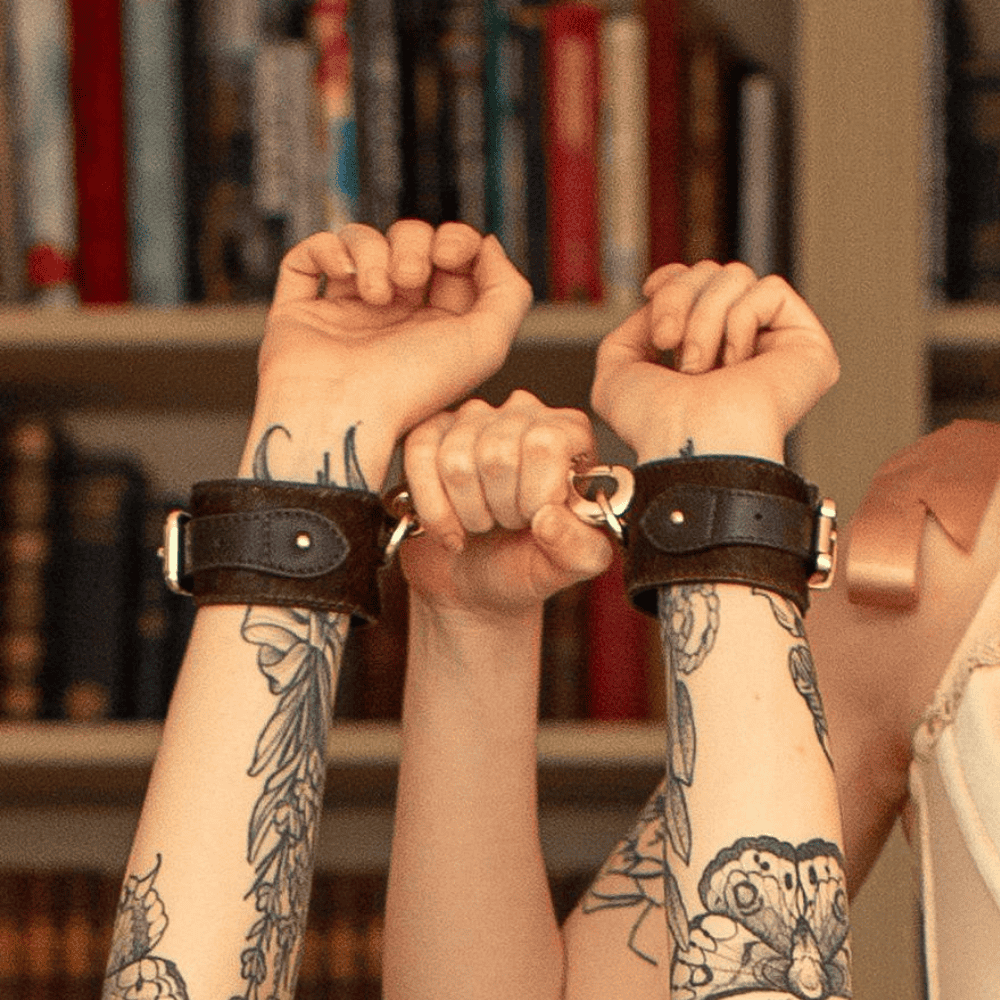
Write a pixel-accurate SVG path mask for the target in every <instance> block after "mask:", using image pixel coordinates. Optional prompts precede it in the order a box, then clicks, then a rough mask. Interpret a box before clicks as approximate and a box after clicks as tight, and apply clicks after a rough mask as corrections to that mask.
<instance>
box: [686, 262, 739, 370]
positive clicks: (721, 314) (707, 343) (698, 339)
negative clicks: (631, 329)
mask: <svg viewBox="0 0 1000 1000" xmlns="http://www.w3.org/2000/svg"><path fill="white" fill-rule="evenodd" d="M756 281H757V275H756V274H755V273H754V272H753V271H752V270H751V269H750V268H749V267H747V266H746V264H741V263H739V262H736V261H734V262H732V263H730V264H726V265H725V266H724V267H721V268H718V269H717V270H714V272H713V273H712V274H711V276H710V277H709V279H708V281H706V282H705V284H704V285H702V287H701V289H700V291H699V292H698V295H697V297H696V298H695V301H694V302H693V303H692V306H691V312H690V314H689V316H688V322H687V327H686V329H685V331H684V341H683V343H682V345H681V351H680V370H681V371H683V372H686V373H687V374H692V375H696V374H700V373H701V372H705V371H709V370H710V369H711V368H714V367H715V365H716V364H717V362H718V360H719V356H720V352H721V350H722V347H723V340H724V339H726V338H728V330H727V327H728V317H729V312H730V309H731V307H732V306H733V304H734V303H735V302H737V301H738V300H739V299H740V298H741V297H742V296H743V295H744V294H745V293H746V292H747V291H748V290H749V289H750V288H752V287H753V286H754V284H756ZM744 332H745V331H744Z"/></svg>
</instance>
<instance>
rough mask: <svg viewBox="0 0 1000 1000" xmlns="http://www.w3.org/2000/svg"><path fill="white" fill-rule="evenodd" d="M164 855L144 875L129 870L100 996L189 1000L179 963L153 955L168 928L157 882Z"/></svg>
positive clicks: (124, 999) (111, 999)
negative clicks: (133, 873)
mask: <svg viewBox="0 0 1000 1000" xmlns="http://www.w3.org/2000/svg"><path fill="white" fill-rule="evenodd" d="M161 861H162V858H161V857H160V855H159V854H158V855H157V856H156V864H155V865H153V867H152V868H151V869H150V870H149V871H148V872H146V874H145V875H129V876H128V878H126V879H125V884H124V885H123V886H122V891H121V896H120V897H119V899H118V907H117V909H116V911H115V923H114V930H113V932H112V937H111V954H110V956H109V958H108V966H107V970H106V973H105V979H104V989H103V991H102V993H101V998H102V1000H131V998H133V997H147V996H149V997H161V998H162V1000H188V992H187V986H186V984H185V982H184V977H183V976H182V975H181V973H180V970H179V969H178V968H177V966H176V965H175V964H174V963H173V962H172V961H170V959H168V958H163V957H162V956H160V955H155V954H153V951H154V949H155V948H156V946H157V945H158V944H159V943H160V939H161V938H162V937H163V934H164V932H165V931H166V929H167V924H168V920H167V911H166V909H165V908H164V906H163V900H162V899H161V898H160V894H159V893H158V892H157V891H156V888H155V886H154V883H155V882H156V876H157V875H158V874H159V871H160V863H161Z"/></svg>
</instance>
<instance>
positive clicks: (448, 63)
mask: <svg viewBox="0 0 1000 1000" xmlns="http://www.w3.org/2000/svg"><path fill="white" fill-rule="evenodd" d="M438 44H439V48H440V52H441V65H442V69H443V73H442V82H443V91H444V95H445V100H446V102H447V116H448V125H447V135H448V139H449V143H448V146H449V148H448V159H449V162H450V173H451V176H452V183H453V185H454V198H455V206H454V217H455V218H456V219H458V220H460V221H461V222H464V223H466V224H467V225H470V226H472V227H473V228H474V229H478V230H479V231H480V232H482V231H484V230H485V229H486V124H485V106H484V78H485V49H486V22H485V18H484V12H483V7H482V4H481V3H479V2H478V0H446V2H445V7H444V12H443V24H442V25H441V36H440V39H439V42H438Z"/></svg>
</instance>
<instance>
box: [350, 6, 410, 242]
mask: <svg viewBox="0 0 1000 1000" xmlns="http://www.w3.org/2000/svg"><path fill="white" fill-rule="evenodd" d="M353 12H354V23H355V25H356V28H357V30H356V32H355V36H354V47H355V51H356V53H357V59H356V60H355V64H354V85H355V86H354V90H355V102H356V116H357V131H358V140H357V141H358V173H359V191H358V221H359V222H364V223H367V224H368V225H370V226H374V227H375V228H376V229H378V230H380V231H382V232H384V231H385V230H386V229H388V228H389V226H390V225H391V224H392V223H393V222H395V220H396V219H397V218H399V204H400V198H401V197H402V192H403V154H402V148H401V142H402V95H401V93H400V87H401V81H400V66H399V53H398V44H399V41H398V38H397V34H396V22H395V17H394V15H393V7H392V0H354V6H353Z"/></svg>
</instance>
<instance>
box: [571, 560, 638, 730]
mask: <svg viewBox="0 0 1000 1000" xmlns="http://www.w3.org/2000/svg"><path fill="white" fill-rule="evenodd" d="M588 593H589V599H588V606H587V649H588V658H587V701H586V704H587V717H588V718H590V719H602V720H624V719H644V718H646V717H647V714H648V704H647V694H648V687H649V680H648V677H649V670H650V663H649V657H650V649H651V643H650V637H649V633H650V630H651V629H652V628H653V627H654V622H653V619H652V618H649V617H648V616H646V615H643V614H642V613H641V612H639V611H637V610H636V609H635V608H634V607H633V606H632V603H631V601H630V600H629V599H628V595H627V594H626V592H625V577H624V569H623V564H622V559H621V555H620V554H619V553H616V554H615V558H614V560H613V561H612V563H611V566H610V567H609V568H608V569H607V570H606V571H605V572H604V573H602V574H601V575H600V576H597V577H595V578H594V579H593V580H591V582H590V588H589V591H588Z"/></svg>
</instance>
